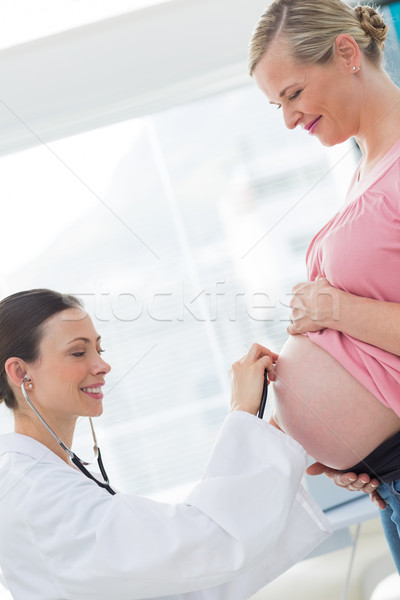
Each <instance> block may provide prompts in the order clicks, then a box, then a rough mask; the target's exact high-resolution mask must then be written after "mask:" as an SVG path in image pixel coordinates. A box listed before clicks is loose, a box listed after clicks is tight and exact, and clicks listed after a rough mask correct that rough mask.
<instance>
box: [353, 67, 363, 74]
mask: <svg viewBox="0 0 400 600" xmlns="http://www.w3.org/2000/svg"><path fill="white" fill-rule="evenodd" d="M358 71H361V67H353V73H358Z"/></svg>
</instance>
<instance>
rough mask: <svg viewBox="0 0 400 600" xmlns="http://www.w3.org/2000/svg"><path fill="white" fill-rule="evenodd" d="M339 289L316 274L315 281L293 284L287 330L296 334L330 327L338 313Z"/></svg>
mask: <svg viewBox="0 0 400 600" xmlns="http://www.w3.org/2000/svg"><path fill="white" fill-rule="evenodd" d="M339 291H340V290H338V289H336V288H334V287H332V286H331V285H330V283H329V282H328V280H327V279H325V277H323V276H322V275H317V278H316V279H315V281H308V282H304V283H298V284H297V285H295V286H294V287H293V288H292V298H291V300H290V308H291V313H290V325H289V326H288V328H287V332H288V333H290V334H291V335H297V334H299V333H306V332H308V331H320V330H321V329H325V328H326V327H330V324H331V323H332V321H333V320H335V315H336V314H337V313H338V306H339V296H338V292H339ZM336 318H337V317H336Z"/></svg>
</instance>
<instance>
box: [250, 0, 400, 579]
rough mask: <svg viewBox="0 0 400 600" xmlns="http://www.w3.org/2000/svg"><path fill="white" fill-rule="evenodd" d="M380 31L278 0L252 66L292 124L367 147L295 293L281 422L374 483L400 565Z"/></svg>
mask: <svg viewBox="0 0 400 600" xmlns="http://www.w3.org/2000/svg"><path fill="white" fill-rule="evenodd" d="M386 34H387V26H386V25H385V23H384V21H383V19H382V17H381V16H380V15H379V14H378V13H377V12H376V11H375V10H374V9H373V8H371V7H369V6H358V7H356V8H351V7H349V6H348V5H347V4H345V3H344V2H342V1H341V0H275V2H273V3H272V4H271V5H270V6H269V7H268V9H267V10H266V12H265V13H264V14H263V15H262V17H261V19H260V21H259V23H258V25H257V26H256V28H255V30H254V32H253V36H252V39H251V43H250V51H249V68H250V74H251V75H252V76H253V78H254V80H255V82H256V84H257V85H258V87H259V88H260V89H261V90H262V92H263V93H264V94H265V95H266V97H267V99H268V100H269V102H270V103H271V104H274V105H276V106H277V107H278V108H280V109H281V110H282V113H283V118H284V121H285V124H286V126H287V127H288V128H289V129H294V128H296V127H302V128H303V129H304V130H305V132H308V134H311V135H313V136H315V137H316V138H318V139H319V141H320V142H321V143H322V144H324V145H326V146H333V145H335V144H339V143H341V142H344V141H345V140H347V139H349V138H351V137H354V138H355V139H356V141H357V143H358V145H359V147H360V149H361V151H362V155H363V157H362V160H361V162H360V164H359V166H358V168H357V170H356V173H355V175H354V178H353V181H352V183H351V186H350V190H349V193H348V196H347V198H346V201H345V203H344V205H343V207H342V209H341V210H340V211H339V212H338V213H337V214H336V215H335V216H334V217H333V218H332V219H331V220H330V221H329V223H328V224H327V225H326V226H325V227H324V228H323V229H322V230H321V231H320V232H319V233H317V235H316V236H315V237H314V239H313V240H312V242H311V245H310V247H309V249H308V252H307V258H306V260H307V269H308V279H309V281H308V282H307V283H300V284H298V285H297V286H295V288H294V290H293V292H294V296H293V300H292V314H291V318H292V324H291V325H290V326H289V328H288V332H289V333H290V334H292V335H291V336H290V338H289V340H288V341H287V343H286V345H285V346H284V348H283V350H282V352H281V354H280V357H279V361H278V364H277V371H276V373H277V380H276V382H275V384H274V389H275V396H276V405H275V408H274V416H273V418H274V420H275V421H276V423H277V424H278V426H279V427H280V428H281V429H283V430H284V431H285V432H287V433H288V434H290V435H291V436H292V437H294V438H295V439H296V440H298V441H299V442H300V443H301V444H302V445H303V446H304V447H305V449H306V450H307V452H308V453H309V454H310V455H311V456H312V457H313V458H315V459H316V460H317V461H318V462H319V463H322V464H323V465H327V466H328V467H331V468H333V469H338V470H346V471H353V472H355V473H358V474H360V473H367V474H368V475H369V476H371V477H376V478H377V479H378V482H379V483H380V485H379V488H378V491H379V494H380V496H381V497H382V498H383V499H384V500H385V501H386V503H387V507H386V508H385V510H383V511H380V512H381V516H382V521H383V526H384V530H385V534H386V537H387V539H388V542H389V545H390V547H391V551H392V554H393V556H394V559H395V561H396V565H397V568H398V569H399V571H400V538H399V531H400V276H399V273H400V90H399V88H397V87H396V86H395V84H394V83H393V82H392V81H391V80H390V78H389V77H388V75H387V74H386V73H385V71H384V70H383V69H382V67H381V63H382V58H383V53H382V51H383V47H384V41H385V38H386ZM301 334H302V335H301Z"/></svg>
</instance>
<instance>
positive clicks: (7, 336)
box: [0, 289, 83, 410]
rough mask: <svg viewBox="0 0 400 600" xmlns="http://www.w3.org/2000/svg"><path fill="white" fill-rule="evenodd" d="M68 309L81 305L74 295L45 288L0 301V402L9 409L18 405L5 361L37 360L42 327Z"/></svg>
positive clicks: (13, 408) (28, 361) (81, 306)
mask: <svg viewBox="0 0 400 600" xmlns="http://www.w3.org/2000/svg"><path fill="white" fill-rule="evenodd" d="M68 308H83V305H82V303H81V301H80V300H79V299H78V298H75V296H70V295H66V294H60V293H58V292H54V291H53V290H46V289H34V290H27V291H24V292H18V293H17V294H12V295H11V296H8V297H7V298H4V299H3V300H2V301H1V302H0V402H3V401H4V403H5V404H6V406H8V408H10V409H11V410H15V409H16V408H17V406H18V404H17V400H16V398H15V395H14V392H13V391H12V389H11V387H10V385H9V383H8V379H7V374H6V372H5V362H6V360H7V359H8V358H11V357H12V356H15V357H17V358H21V359H22V360H24V361H26V362H27V363H31V362H34V361H35V360H36V359H37V358H39V344H40V341H41V339H42V325H43V324H44V323H45V321H47V319H49V318H50V317H52V316H53V315H55V314H57V313H59V312H62V311H63V310H67V309H68Z"/></svg>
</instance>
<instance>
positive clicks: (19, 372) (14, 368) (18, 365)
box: [4, 357, 30, 388]
mask: <svg viewBox="0 0 400 600" xmlns="http://www.w3.org/2000/svg"><path fill="white" fill-rule="evenodd" d="M4 369H5V372H6V373H7V375H8V378H9V380H10V383H13V384H14V385H16V386H17V387H19V388H20V387H21V383H22V382H23V381H30V378H29V375H28V374H27V365H26V364H25V362H24V361H23V360H21V359H20V358H16V357H12V358H8V359H7V360H6V362H5V364H4Z"/></svg>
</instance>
